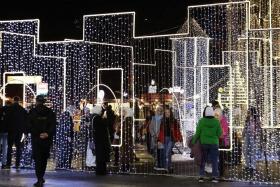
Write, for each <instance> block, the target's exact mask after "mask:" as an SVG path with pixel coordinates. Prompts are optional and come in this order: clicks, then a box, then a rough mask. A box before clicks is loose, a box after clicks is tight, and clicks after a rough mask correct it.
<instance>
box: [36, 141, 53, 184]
mask: <svg viewBox="0 0 280 187" xmlns="http://www.w3.org/2000/svg"><path fill="white" fill-rule="evenodd" d="M50 147H51V145H50V141H48V140H44V141H43V140H40V139H39V138H33V139H32V156H33V159H34V163H35V173H36V176H37V179H38V180H42V179H43V178H44V175H45V172H46V168H47V162H48V158H49V156H50Z"/></svg>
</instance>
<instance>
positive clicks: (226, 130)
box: [220, 115, 229, 147]
mask: <svg viewBox="0 0 280 187" xmlns="http://www.w3.org/2000/svg"><path fill="white" fill-rule="evenodd" d="M220 124H221V128H222V132H223V133H222V136H221V137H220V142H223V146H225V147H227V146H229V125H228V122H227V119H226V117H225V116H224V115H222V117H221V119H220Z"/></svg>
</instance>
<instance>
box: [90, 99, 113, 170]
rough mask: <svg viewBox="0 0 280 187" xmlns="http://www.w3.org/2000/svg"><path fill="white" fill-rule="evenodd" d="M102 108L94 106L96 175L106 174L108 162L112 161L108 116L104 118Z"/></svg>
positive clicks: (93, 124)
mask: <svg viewBox="0 0 280 187" xmlns="http://www.w3.org/2000/svg"><path fill="white" fill-rule="evenodd" d="M101 116H102V108H101V106H99V105H96V106H94V107H93V115H92V118H91V119H92V126H93V138H94V142H95V154H96V175H106V174H107V171H106V162H109V161H110V148H111V144H110V138H109V131H108V126H107V123H106V118H102V117H101Z"/></svg>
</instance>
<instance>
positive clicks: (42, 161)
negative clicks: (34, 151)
mask: <svg viewBox="0 0 280 187" xmlns="http://www.w3.org/2000/svg"><path fill="white" fill-rule="evenodd" d="M34 162H35V173H36V176H37V179H38V180H42V179H43V178H44V175H45V172H46V168H47V162H48V158H47V157H46V156H42V157H35V158H34Z"/></svg>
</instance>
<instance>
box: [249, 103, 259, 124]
mask: <svg viewBox="0 0 280 187" xmlns="http://www.w3.org/2000/svg"><path fill="white" fill-rule="evenodd" d="M248 110H249V111H248V112H250V116H253V117H254V120H255V121H256V120H258V119H259V114H258V111H257V108H256V107H253V106H250V107H249V109H248ZM250 116H249V115H248V116H247V120H249V119H248V118H249V117H250Z"/></svg>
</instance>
